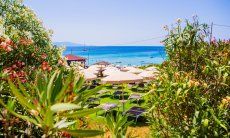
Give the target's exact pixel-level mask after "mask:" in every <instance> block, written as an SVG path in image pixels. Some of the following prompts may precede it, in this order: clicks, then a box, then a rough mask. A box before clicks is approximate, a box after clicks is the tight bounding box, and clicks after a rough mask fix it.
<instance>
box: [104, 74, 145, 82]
mask: <svg viewBox="0 0 230 138" xmlns="http://www.w3.org/2000/svg"><path fill="white" fill-rule="evenodd" d="M101 81H102V83H110V84H122V83H135V82H142V81H143V78H142V77H140V76H137V75H136V74H132V73H129V72H121V71H116V72H114V73H111V74H110V75H109V76H107V77H105V78H103V79H101Z"/></svg>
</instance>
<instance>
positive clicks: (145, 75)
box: [138, 71, 156, 80]
mask: <svg viewBox="0 0 230 138" xmlns="http://www.w3.org/2000/svg"><path fill="white" fill-rule="evenodd" d="M138 76H140V77H143V78H144V79H145V80H152V79H154V78H155V76H156V75H155V74H154V72H153V71H143V72H141V73H140V74H138Z"/></svg>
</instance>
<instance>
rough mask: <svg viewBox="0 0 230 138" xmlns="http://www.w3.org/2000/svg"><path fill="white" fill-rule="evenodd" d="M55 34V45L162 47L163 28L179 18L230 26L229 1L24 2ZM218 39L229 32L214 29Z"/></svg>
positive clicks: (118, 0) (113, 0)
mask: <svg viewBox="0 0 230 138" xmlns="http://www.w3.org/2000/svg"><path fill="white" fill-rule="evenodd" d="M24 3H25V5H27V6H29V7H30V8H32V9H33V10H34V11H35V12H36V14H37V15H38V17H39V18H40V19H41V20H43V23H44V26H45V27H47V28H49V29H52V30H53V31H54V35H53V38H52V39H53V41H71V42H76V43H84V42H85V43H86V44H90V45H161V44H160V41H161V39H155V40H149V41H144V42H136V41H139V40H145V39H149V38H153V37H158V36H162V35H164V34H165V31H164V30H163V29H162V27H163V26H164V25H171V24H172V23H174V22H175V21H176V19H177V18H181V19H185V18H188V19H191V18H192V16H193V15H194V14H196V15H198V16H199V19H200V21H201V22H206V23H208V24H211V22H214V23H216V24H224V25H229V26H230V0H24ZM213 34H214V36H216V37H217V38H218V37H220V38H230V28H228V27H226V28H225V27H217V26H215V27H214V28H213Z"/></svg>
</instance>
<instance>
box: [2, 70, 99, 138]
mask: <svg viewBox="0 0 230 138" xmlns="http://www.w3.org/2000/svg"><path fill="white" fill-rule="evenodd" d="M67 74H68V75H65V73H64V72H63V71H60V70H56V71H55V72H53V73H50V74H46V73H45V74H44V72H37V74H36V77H35V78H36V79H35V81H34V82H31V83H26V84H21V82H20V81H17V83H13V82H12V81H11V80H10V79H9V81H8V83H9V87H10V89H11V96H12V97H15V98H10V99H8V102H7V104H5V103H4V101H3V100H2V99H0V104H1V105H2V106H3V107H4V108H6V109H7V110H5V111H4V112H5V113H4V114H5V115H6V114H7V112H9V113H10V114H11V115H13V116H14V118H15V117H16V118H17V119H18V121H19V119H22V120H24V121H25V123H29V124H30V126H31V127H33V128H34V129H31V128H26V130H21V131H22V132H23V133H24V134H23V135H27V136H37V137H40V136H43V137H50V136H67V135H72V136H81V137H82V136H84V137H85V136H95V135H99V134H102V132H101V131H97V130H80V129H78V128H77V125H76V122H77V121H78V119H79V118H81V117H84V116H86V115H89V114H92V113H95V112H97V111H99V110H101V109H100V108H92V109H86V108H84V106H85V101H86V100H87V99H88V98H89V97H90V96H92V95H93V94H95V93H96V92H97V91H98V90H99V89H100V87H97V88H95V89H92V90H85V88H84V87H82V85H83V84H84V80H83V78H82V77H80V76H78V75H76V74H74V72H73V71H71V72H70V73H67ZM16 103H19V105H18V104H16ZM8 116H9V115H8ZM5 119H7V118H5ZM7 122H8V120H5V122H3V126H4V128H3V133H4V135H5V136H8V137H12V136H13V135H16V134H20V133H22V132H19V130H17V129H16V130H15V131H16V132H15V133H14V134H12V130H10V129H12V127H13V126H14V125H13V124H11V125H10V124H7ZM5 125H6V126H5ZM7 125H8V126H7ZM18 129H19V128H18ZM35 130H36V132H34V131H35ZM39 131H40V133H39ZM35 133H37V134H35Z"/></svg>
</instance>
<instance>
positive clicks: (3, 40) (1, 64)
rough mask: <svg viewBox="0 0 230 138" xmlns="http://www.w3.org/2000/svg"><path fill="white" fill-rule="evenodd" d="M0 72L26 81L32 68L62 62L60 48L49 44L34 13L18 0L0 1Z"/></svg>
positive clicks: (44, 67) (56, 65) (56, 64)
mask: <svg viewBox="0 0 230 138" xmlns="http://www.w3.org/2000/svg"><path fill="white" fill-rule="evenodd" d="M0 13H1V14H0V71H3V72H5V73H7V74H9V75H10V76H11V78H18V77H19V78H20V80H21V81H22V82H25V81H27V80H28V79H30V78H29V76H30V74H31V73H32V71H33V70H35V69H37V68H42V69H43V70H48V71H50V70H52V69H54V68H57V67H60V66H61V65H63V61H62V60H61V51H60V49H58V48H55V47H53V46H52V42H51V39H50V36H51V34H50V31H47V30H46V29H45V28H44V27H43V25H42V23H41V21H40V20H39V19H38V18H37V17H36V15H35V13H34V12H33V11H32V10H30V9H29V8H27V7H26V6H24V5H23V4H22V3H21V1H19V0H0Z"/></svg>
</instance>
